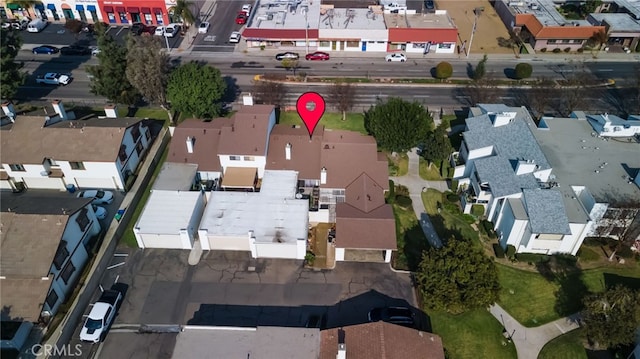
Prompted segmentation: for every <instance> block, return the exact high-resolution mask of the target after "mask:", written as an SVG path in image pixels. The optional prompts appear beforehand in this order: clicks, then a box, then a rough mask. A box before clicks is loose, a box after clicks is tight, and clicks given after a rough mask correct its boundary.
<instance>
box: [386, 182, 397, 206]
mask: <svg viewBox="0 0 640 359" xmlns="http://www.w3.org/2000/svg"><path fill="white" fill-rule="evenodd" d="M395 200H396V184H395V183H394V182H393V180H389V193H387V203H389V204H391V203H393V202H395Z"/></svg>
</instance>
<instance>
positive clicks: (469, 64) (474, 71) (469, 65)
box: [467, 62, 476, 79]
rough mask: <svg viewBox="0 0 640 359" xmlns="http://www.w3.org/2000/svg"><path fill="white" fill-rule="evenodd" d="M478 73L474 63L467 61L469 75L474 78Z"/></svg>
mask: <svg viewBox="0 0 640 359" xmlns="http://www.w3.org/2000/svg"><path fill="white" fill-rule="evenodd" d="M475 74H476V70H475V69H474V68H473V65H472V64H471V63H470V62H467V76H468V77H469V78H470V79H472V78H473V76H474V75H475Z"/></svg>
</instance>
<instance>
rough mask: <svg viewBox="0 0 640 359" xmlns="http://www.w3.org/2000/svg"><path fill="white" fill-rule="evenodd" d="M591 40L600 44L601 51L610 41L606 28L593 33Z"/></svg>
mask: <svg viewBox="0 0 640 359" xmlns="http://www.w3.org/2000/svg"><path fill="white" fill-rule="evenodd" d="M591 41H593V42H594V43H595V44H596V45H597V46H598V51H600V50H602V45H604V44H606V43H607V41H609V34H608V33H607V32H606V31H604V30H600V31H596V32H594V33H593V35H591Z"/></svg>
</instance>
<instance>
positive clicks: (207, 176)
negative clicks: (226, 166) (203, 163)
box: [198, 171, 222, 181]
mask: <svg viewBox="0 0 640 359" xmlns="http://www.w3.org/2000/svg"><path fill="white" fill-rule="evenodd" d="M198 175H199V176H200V180H202V181H209V180H216V179H220V176H222V172H218V171H198Z"/></svg>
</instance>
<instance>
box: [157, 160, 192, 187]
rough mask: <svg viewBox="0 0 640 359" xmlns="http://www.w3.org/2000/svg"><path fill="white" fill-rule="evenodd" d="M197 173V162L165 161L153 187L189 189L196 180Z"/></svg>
mask: <svg viewBox="0 0 640 359" xmlns="http://www.w3.org/2000/svg"><path fill="white" fill-rule="evenodd" d="M197 173H198V165H197V164H194V163H173V162H165V163H164V164H163V165H162V168H161V169H160V173H158V177H156V180H155V181H154V182H153V189H154V190H167V191H188V190H190V189H191V186H192V185H193V183H194V182H195V178H196V174H197Z"/></svg>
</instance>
